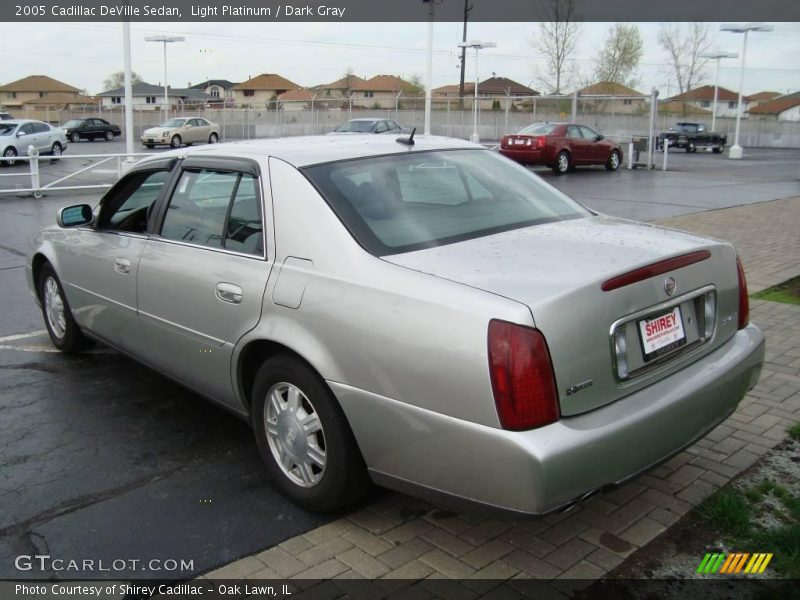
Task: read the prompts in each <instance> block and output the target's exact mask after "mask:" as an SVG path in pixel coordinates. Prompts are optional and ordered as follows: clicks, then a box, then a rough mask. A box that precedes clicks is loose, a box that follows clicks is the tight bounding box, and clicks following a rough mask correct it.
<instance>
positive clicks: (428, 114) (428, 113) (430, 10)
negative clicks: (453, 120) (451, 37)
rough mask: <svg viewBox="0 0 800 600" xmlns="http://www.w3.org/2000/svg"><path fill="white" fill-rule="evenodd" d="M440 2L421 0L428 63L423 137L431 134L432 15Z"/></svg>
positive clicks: (438, 0)
mask: <svg viewBox="0 0 800 600" xmlns="http://www.w3.org/2000/svg"><path fill="white" fill-rule="evenodd" d="M441 1H442V0H422V3H423V4H427V5H428V61H427V64H426V68H425V135H430V134H431V104H432V102H433V100H432V96H431V86H432V85H433V20H434V19H433V14H434V5H435V4H437V3H438V2H441Z"/></svg>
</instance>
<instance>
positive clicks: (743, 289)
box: [736, 256, 750, 329]
mask: <svg viewBox="0 0 800 600" xmlns="http://www.w3.org/2000/svg"><path fill="white" fill-rule="evenodd" d="M736 272H737V274H738V275H739V329H744V328H745V327H747V324H748V323H749V322H750V300H749V299H748V298H747V280H746V279H745V278H744V267H743V266H742V261H741V260H740V259H739V257H738V256H737V257H736Z"/></svg>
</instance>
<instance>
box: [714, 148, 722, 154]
mask: <svg viewBox="0 0 800 600" xmlns="http://www.w3.org/2000/svg"><path fill="white" fill-rule="evenodd" d="M722 150H723V147H722V146H714V148H713V150H712V151H713V152H714V154H722Z"/></svg>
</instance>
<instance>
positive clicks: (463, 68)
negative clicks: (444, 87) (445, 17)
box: [458, 0, 472, 110]
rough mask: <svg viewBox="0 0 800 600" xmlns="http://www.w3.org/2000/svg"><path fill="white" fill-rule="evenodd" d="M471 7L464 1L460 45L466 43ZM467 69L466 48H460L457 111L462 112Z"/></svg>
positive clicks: (467, 1)
mask: <svg viewBox="0 0 800 600" xmlns="http://www.w3.org/2000/svg"><path fill="white" fill-rule="evenodd" d="M471 10H472V6H470V4H469V0H464V31H463V33H462V34H461V43H462V44H466V43H467V21H468V20H469V12H470V11H471ZM466 68H467V47H466V46H461V79H460V80H459V83H458V109H459V110H464V75H465V72H466Z"/></svg>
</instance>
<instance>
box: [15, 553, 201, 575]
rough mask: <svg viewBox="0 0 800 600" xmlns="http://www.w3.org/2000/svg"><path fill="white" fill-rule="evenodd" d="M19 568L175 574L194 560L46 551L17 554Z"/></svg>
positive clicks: (16, 563) (187, 567) (190, 566)
mask: <svg viewBox="0 0 800 600" xmlns="http://www.w3.org/2000/svg"><path fill="white" fill-rule="evenodd" d="M14 566H15V567H16V568H17V570H19V571H50V572H52V571H57V572H65V573H114V572H120V571H151V572H152V571H158V572H162V573H179V572H183V571H194V560H193V559H192V560H186V559H183V558H181V559H174V558H151V559H148V560H142V559H140V558H115V559H112V560H103V559H93V558H81V559H74V558H53V557H52V556H50V555H49V554H20V555H19V556H17V557H16V558H15V559H14Z"/></svg>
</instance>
